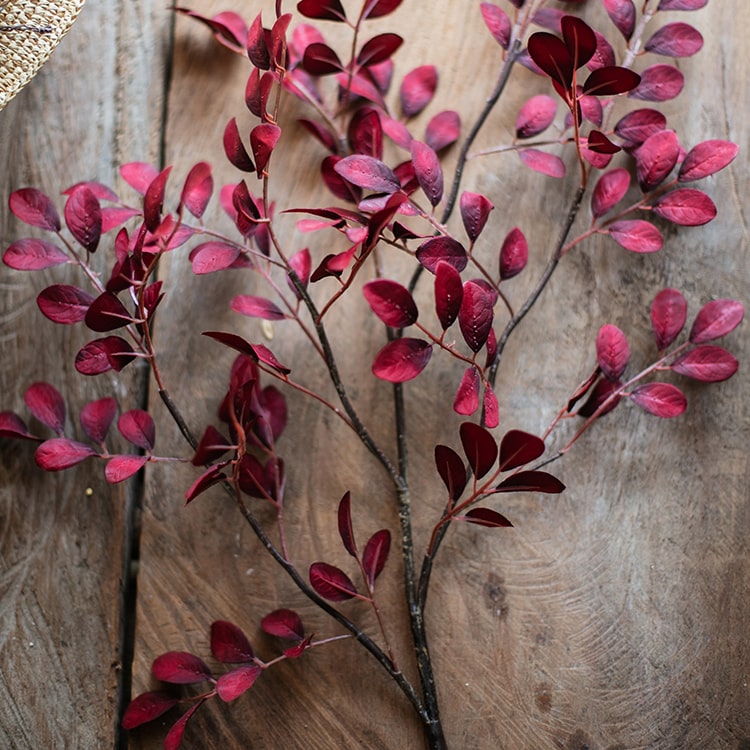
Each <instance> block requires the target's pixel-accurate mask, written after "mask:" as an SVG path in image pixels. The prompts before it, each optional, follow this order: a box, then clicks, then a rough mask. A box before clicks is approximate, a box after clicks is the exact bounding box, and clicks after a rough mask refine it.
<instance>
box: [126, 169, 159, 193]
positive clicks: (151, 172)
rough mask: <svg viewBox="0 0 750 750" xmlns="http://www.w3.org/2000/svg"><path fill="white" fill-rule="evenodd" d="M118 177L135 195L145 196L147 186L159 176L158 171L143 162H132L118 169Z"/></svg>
mask: <svg viewBox="0 0 750 750" xmlns="http://www.w3.org/2000/svg"><path fill="white" fill-rule="evenodd" d="M120 176H121V177H122V179H123V180H125V182H127V183H128V185H130V187H132V188H133V190H135V191H136V192H137V193H140V194H141V195H145V194H146V191H147V190H148V186H149V185H150V184H151V183H152V182H153V181H154V180H155V179H156V178H157V177H158V176H159V170H158V169H156V168H155V167H153V166H152V165H151V164H147V163H146V162H143V161H133V162H129V163H128V164H123V165H122V166H121V167H120Z"/></svg>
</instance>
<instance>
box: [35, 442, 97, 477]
mask: <svg viewBox="0 0 750 750" xmlns="http://www.w3.org/2000/svg"><path fill="white" fill-rule="evenodd" d="M96 455H98V454H97V452H96V451H95V450H94V449H93V448H92V447H91V446H90V445H84V444H83V443H77V442H76V441H75V440H68V439H67V438H52V440H45V441H44V442H43V443H42V444H41V445H40V446H39V447H38V448H37V449H36V453H35V455H34V460H35V461H36V463H37V466H39V468H40V469H44V470H45V471H62V470H63V469H69V468H70V467H71V466H75V465H76V464H79V463H81V461H85V460H86V459H87V458H91V456H96Z"/></svg>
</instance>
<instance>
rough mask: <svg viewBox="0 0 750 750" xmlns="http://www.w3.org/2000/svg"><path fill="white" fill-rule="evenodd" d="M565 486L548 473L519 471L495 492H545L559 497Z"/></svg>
mask: <svg viewBox="0 0 750 750" xmlns="http://www.w3.org/2000/svg"><path fill="white" fill-rule="evenodd" d="M564 489H565V485H564V484H563V483H562V482H561V481H560V480H559V479H558V478H557V477H555V476H552V474H548V473H547V472H546V471H519V472H518V473H517V474H512V475H511V476H509V477H508V478H507V479H504V480H503V481H502V482H500V484H498V485H497V487H495V488H494V490H493V492H544V493H547V494H552V495H557V494H559V493H560V492H562V491H563V490H564Z"/></svg>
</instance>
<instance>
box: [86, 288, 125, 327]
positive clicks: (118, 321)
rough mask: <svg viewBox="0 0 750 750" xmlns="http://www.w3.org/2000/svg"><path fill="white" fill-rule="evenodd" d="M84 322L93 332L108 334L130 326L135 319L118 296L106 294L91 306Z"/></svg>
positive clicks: (100, 296) (101, 295)
mask: <svg viewBox="0 0 750 750" xmlns="http://www.w3.org/2000/svg"><path fill="white" fill-rule="evenodd" d="M84 320H85V322H86V325H87V326H88V327H89V328H90V329H91V330H92V331H96V332H97V333H106V332H107V331H114V330H116V329H117V328H122V327H123V326H126V325H128V323H130V322H132V320H133V317H132V316H131V314H130V313H129V312H128V311H127V309H126V308H125V305H123V304H122V302H120V300H119V299H118V297H117V295H115V294H112V293H111V292H104V293H102V294H100V295H99V296H98V297H97V298H96V299H95V300H94V301H93V302H92V303H91V304H90V305H89V307H88V310H86V315H85V316H84Z"/></svg>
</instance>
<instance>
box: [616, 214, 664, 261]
mask: <svg viewBox="0 0 750 750" xmlns="http://www.w3.org/2000/svg"><path fill="white" fill-rule="evenodd" d="M608 231H609V235H610V236H611V237H612V239H613V240H614V241H615V242H616V243H617V244H618V245H620V246H621V247H624V248H625V249H626V250H630V251H631V252H634V253H655V252H656V251H657V250H661V247H662V245H663V244H664V242H663V240H662V237H661V233H660V232H659V230H658V229H657V228H656V227H655V226H654V225H653V224H651V223H649V222H648V221H643V220H642V219H626V220H623V221H616V222H615V223H614V224H610V225H609V230H608Z"/></svg>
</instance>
